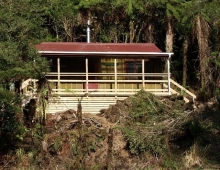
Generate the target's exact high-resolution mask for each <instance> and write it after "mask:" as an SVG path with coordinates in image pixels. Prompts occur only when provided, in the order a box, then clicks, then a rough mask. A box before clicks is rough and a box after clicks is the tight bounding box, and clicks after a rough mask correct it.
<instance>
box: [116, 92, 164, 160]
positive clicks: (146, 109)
mask: <svg viewBox="0 0 220 170" xmlns="http://www.w3.org/2000/svg"><path fill="white" fill-rule="evenodd" d="M129 101H130V102H131V103H130V107H129V109H128V110H129V116H128V118H127V121H126V124H125V127H119V129H120V130H122V131H123V132H124V134H125V138H126V141H127V147H128V150H129V152H130V153H131V154H132V155H140V154H142V153H144V152H146V151H149V152H150V153H152V154H153V155H155V156H161V155H164V154H166V153H167V146H166V145H165V144H164V141H165V137H164V135H162V134H161V133H162V129H163V128H165V127H162V126H161V125H160V122H161V121H163V119H164V118H163V115H164V112H165V109H164V108H165V106H164V104H163V103H162V102H161V101H159V100H158V98H156V97H155V96H154V95H153V94H150V93H147V92H145V91H144V90H141V91H139V92H138V93H137V94H136V95H134V96H131V97H130V100H129Z"/></svg>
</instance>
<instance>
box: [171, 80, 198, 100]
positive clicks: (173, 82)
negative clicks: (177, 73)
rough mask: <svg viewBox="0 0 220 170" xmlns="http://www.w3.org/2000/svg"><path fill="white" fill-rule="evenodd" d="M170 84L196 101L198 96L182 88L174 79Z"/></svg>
mask: <svg viewBox="0 0 220 170" xmlns="http://www.w3.org/2000/svg"><path fill="white" fill-rule="evenodd" d="M170 82H171V83H172V84H173V85H175V86H176V87H178V88H179V89H181V90H182V91H184V92H185V93H187V94H188V95H189V96H191V97H192V98H193V99H196V95H195V94H193V93H191V92H190V91H189V90H187V89H186V88H184V87H183V86H181V85H180V84H178V83H177V82H175V81H174V80H173V79H170Z"/></svg>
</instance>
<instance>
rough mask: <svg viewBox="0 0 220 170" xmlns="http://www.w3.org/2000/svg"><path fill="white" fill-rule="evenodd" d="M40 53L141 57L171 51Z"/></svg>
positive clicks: (167, 55)
mask: <svg viewBox="0 0 220 170" xmlns="http://www.w3.org/2000/svg"><path fill="white" fill-rule="evenodd" d="M38 52H39V53H40V54H42V55H50V56H51V55H59V56H62V55H67V56H125V55H126V56H130V57H131V56H141V57H143V56H144V57H170V56H172V55H173V53H167V52H81V51H78V52H77V51H74V52H72V51H38Z"/></svg>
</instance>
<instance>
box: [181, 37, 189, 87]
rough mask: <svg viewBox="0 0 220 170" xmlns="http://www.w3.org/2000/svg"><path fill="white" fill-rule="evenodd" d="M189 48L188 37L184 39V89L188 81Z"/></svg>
mask: <svg viewBox="0 0 220 170" xmlns="http://www.w3.org/2000/svg"><path fill="white" fill-rule="evenodd" d="M188 46H189V38H188V36H185V37H184V42H183V83H182V84H183V87H186V79H187V73H186V72H187V51H188Z"/></svg>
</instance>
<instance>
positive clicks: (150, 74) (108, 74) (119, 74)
mask: <svg viewBox="0 0 220 170" xmlns="http://www.w3.org/2000/svg"><path fill="white" fill-rule="evenodd" d="M57 75H58V74H57V73H49V74H47V75H46V76H57ZM88 75H89V76H115V74H114V73H88ZM60 76H72V77H75V76H76V77H81V76H86V73H60ZM117 76H142V73H117ZM144 76H145V77H167V74H166V73H144Z"/></svg>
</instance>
